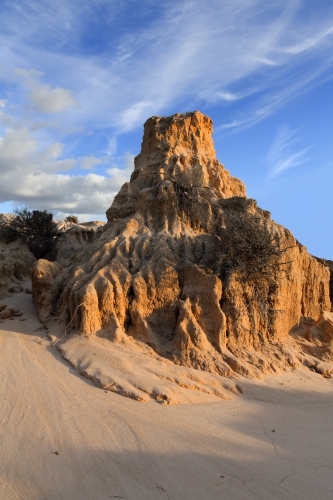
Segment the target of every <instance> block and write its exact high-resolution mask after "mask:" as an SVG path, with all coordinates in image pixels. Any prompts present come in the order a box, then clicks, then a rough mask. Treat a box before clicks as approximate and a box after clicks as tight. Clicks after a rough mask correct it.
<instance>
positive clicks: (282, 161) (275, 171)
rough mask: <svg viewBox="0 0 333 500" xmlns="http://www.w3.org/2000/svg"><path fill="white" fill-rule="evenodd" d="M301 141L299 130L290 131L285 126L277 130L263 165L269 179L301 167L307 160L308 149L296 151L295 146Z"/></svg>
mask: <svg viewBox="0 0 333 500" xmlns="http://www.w3.org/2000/svg"><path fill="white" fill-rule="evenodd" d="M301 139H302V137H301V136H300V135H299V129H291V128H290V127H288V126H287V125H283V126H281V127H279V128H278V130H277V133H276V136H275V138H274V141H273V143H272V145H271V147H270V149H269V151H268V153H267V156H266V158H265V163H266V164H267V165H268V168H269V174H268V177H269V178H274V177H277V176H278V175H280V174H282V173H283V172H284V171H286V170H289V169H291V168H294V167H297V166H299V165H302V164H303V163H305V162H307V161H308V160H309V158H308V157H307V156H306V153H307V152H308V151H309V149H310V147H307V148H303V149H297V144H298V143H299V142H300V141H301Z"/></svg>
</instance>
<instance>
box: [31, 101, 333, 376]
mask: <svg viewBox="0 0 333 500" xmlns="http://www.w3.org/2000/svg"><path fill="white" fill-rule="evenodd" d="M211 134H212V121H211V120H210V118H209V117H207V116H204V115H203V114H201V113H200V112H197V111H196V112H193V113H186V114H176V115H174V116H171V117H168V118H160V117H152V118H150V119H149V120H148V121H147V122H146V123H145V127H144V138H143V142H142V149H141V152H140V154H139V155H138V156H137V157H136V158H135V169H134V172H133V174H132V176H131V180H130V182H127V183H125V184H124V185H123V186H122V188H121V190H120V192H119V193H118V194H117V196H116V197H115V199H114V201H113V203H112V205H111V207H110V208H109V209H108V210H107V217H108V223H107V224H106V225H105V226H104V228H103V232H102V234H101V236H100V237H99V238H97V239H96V240H95V241H92V242H91V243H90V244H89V245H87V246H86V247H85V248H83V249H81V250H79V251H77V252H74V253H73V254H72V255H71V256H70V257H69V258H68V259H67V261H66V266H65V265H60V261H59V262H54V263H50V262H46V261H43V260H40V261H38V262H37V263H36V265H35V267H34V271H33V280H32V283H33V293H34V295H33V298H34V301H35V304H36V306H37V310H38V314H39V316H40V318H41V319H42V320H43V321H51V320H53V321H58V322H60V323H61V322H62V324H64V325H65V324H68V323H69V322H70V321H72V323H71V327H72V328H73V329H74V330H76V331H78V332H81V333H82V334H84V335H88V336H89V335H98V336H101V337H104V338H108V339H109V340H110V342H118V343H126V342H127V343H128V342H129V341H131V340H134V341H136V342H141V343H144V344H146V345H148V346H150V347H151V348H152V350H153V352H155V353H157V354H158V355H160V356H163V357H165V358H168V359H170V360H172V361H173V362H174V363H176V364H180V365H183V366H190V367H194V368H198V369H201V370H206V371H210V372H212V373H217V374H221V375H229V374H231V373H232V372H238V373H241V374H244V375H247V376H259V375H260V373H261V372H273V371H277V370H279V369H284V368H286V367H287V366H292V367H293V366H296V365H297V364H298V363H299V362H300V360H301V358H302V355H301V353H300V352H299V351H297V350H292V349H291V347H290V343H288V342H289V340H288V338H289V337H288V334H289V333H291V332H292V331H293V330H294V329H295V328H297V327H298V325H299V321H300V318H301V317H311V318H314V319H316V318H318V317H319V315H320V314H321V312H322V311H324V310H330V309H331V302H330V295H329V281H330V272H329V269H328V268H327V267H326V266H325V265H323V264H322V263H320V262H318V260H316V259H315V258H313V257H311V256H310V255H309V254H308V253H307V251H306V248H305V247H304V246H302V245H301V244H299V243H298V242H297V241H296V240H295V238H294V237H293V236H292V235H291V233H290V232H289V231H288V230H287V229H285V228H283V227H281V226H279V225H277V224H276V223H274V222H273V221H270V219H269V214H268V212H265V211H263V210H261V209H259V208H258V207H257V205H256V202H255V201H254V200H248V199H247V198H246V195H245V187H244V184H243V183H242V182H241V181H240V180H238V179H236V178H234V177H232V176H231V175H230V174H229V172H228V171H227V170H226V169H225V168H224V167H223V166H222V165H221V164H220V163H219V161H218V160H217V159H216V154H215V150H214V145H213V140H212V137H211ZM189 190H191V193H194V194H195V197H196V198H195V203H193V197H192V202H191V203H192V206H189V205H188V204H189V203H190V202H188V201H186V200H187V198H186V196H187V195H186V193H187V192H189ZM181 199H182V200H183V201H184V199H185V201H186V203H187V205H186V203H185V205H184V206H185V208H184V206H180V200H181ZM230 204H234V205H235V207H237V206H242V207H245V210H248V211H250V212H251V213H257V214H259V215H260V217H262V218H263V219H265V220H266V221H268V222H267V224H268V225H269V227H270V230H271V231H272V232H273V233H274V234H276V235H277V236H278V237H279V238H280V241H282V243H283V245H284V246H285V247H286V248H287V247H288V249H287V250H286V252H285V253H284V255H283V259H284V262H286V264H285V265H284V272H283V273H281V275H280V276H278V277H277V283H276V287H275V288H274V290H271V289H267V291H266V292H265V293H266V295H265V297H264V301H265V303H266V307H265V311H264V312H263V309H262V304H261V303H260V301H258V297H257V295H256V294H255V293H254V291H253V287H251V286H250V285H249V284H247V283H246V282H245V283H244V281H243V280H240V279H239V278H238V277H237V273H235V274H233V275H232V276H231V278H229V279H227V280H225V281H223V280H222V279H221V276H220V275H219V274H218V273H216V272H215V271H214V266H212V264H211V262H212V258H213V257H214V251H215V250H216V239H214V238H215V237H214V232H213V226H214V224H213V221H214V217H215V215H214V214H216V213H221V214H223V210H226V209H228V206H229V205H230ZM189 214H190V215H189ZM261 298H262V297H261ZM267 304H268V305H269V307H267ZM268 309H269V311H270V312H269V313H268V312H267V311H268ZM287 340H288V341H287ZM111 346H112V344H110V347H111Z"/></svg>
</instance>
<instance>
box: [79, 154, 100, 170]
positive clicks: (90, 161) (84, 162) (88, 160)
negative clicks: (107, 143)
mask: <svg viewBox="0 0 333 500" xmlns="http://www.w3.org/2000/svg"><path fill="white" fill-rule="evenodd" d="M102 162H103V160H102V159H101V158H97V156H84V157H83V158H81V159H80V163H81V168H83V170H93V169H94V168H95V167H96V166H97V165H100V164H101V163H102Z"/></svg>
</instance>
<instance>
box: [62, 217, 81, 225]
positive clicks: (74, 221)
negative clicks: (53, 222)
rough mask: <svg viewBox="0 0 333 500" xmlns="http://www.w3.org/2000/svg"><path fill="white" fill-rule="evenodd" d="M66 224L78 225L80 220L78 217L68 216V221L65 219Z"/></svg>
mask: <svg viewBox="0 0 333 500" xmlns="http://www.w3.org/2000/svg"><path fill="white" fill-rule="evenodd" d="M65 221H66V222H73V223H74V224H78V223H79V219H78V217H77V216H76V215H67V217H66V219H65Z"/></svg>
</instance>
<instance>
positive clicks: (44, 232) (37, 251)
mask: <svg viewBox="0 0 333 500" xmlns="http://www.w3.org/2000/svg"><path fill="white" fill-rule="evenodd" d="M0 234H1V236H2V238H3V239H4V240H5V241H7V242H10V241H14V240H15V239H17V238H20V239H21V240H22V241H24V243H26V244H27V246H28V247H29V250H30V251H31V252H32V253H33V254H34V256H35V257H36V258H37V259H40V258H41V257H43V256H44V255H45V254H46V253H47V252H48V251H50V250H51V247H52V244H53V242H54V240H55V239H56V238H57V237H58V235H59V231H58V229H57V225H56V223H55V222H54V221H53V214H51V213H49V212H47V211H46V210H43V211H40V210H33V211H29V210H28V209H27V208H26V207H25V208H22V209H17V210H14V212H13V215H12V216H11V217H6V218H2V219H1V222H0Z"/></svg>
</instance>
